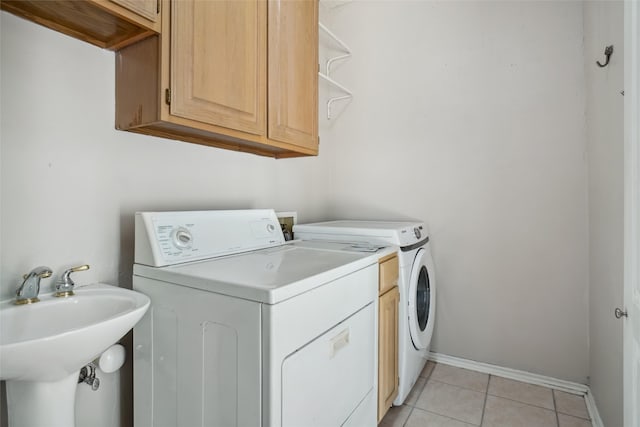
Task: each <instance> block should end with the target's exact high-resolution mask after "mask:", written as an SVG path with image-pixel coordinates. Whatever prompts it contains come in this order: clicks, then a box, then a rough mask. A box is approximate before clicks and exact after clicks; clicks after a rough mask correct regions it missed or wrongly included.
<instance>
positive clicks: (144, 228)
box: [135, 209, 284, 267]
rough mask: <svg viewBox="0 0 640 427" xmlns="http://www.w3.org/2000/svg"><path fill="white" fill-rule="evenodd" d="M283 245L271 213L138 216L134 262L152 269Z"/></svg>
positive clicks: (173, 213)
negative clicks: (149, 266)
mask: <svg viewBox="0 0 640 427" xmlns="http://www.w3.org/2000/svg"><path fill="white" fill-rule="evenodd" d="M283 243H284V236H283V234H282V229H281V227H280V224H279V222H278V218H277V216H276V214H275V212H274V211H273V210H264V209H252V210H242V211H195V212H139V213H137V214H136V250H135V262H136V263H138V264H145V265H151V266H155V267H161V266H167V265H172V264H178V263H183V262H187V261H196V260H200V259H206V258H214V257H218V256H224V255H231V254H234V253H240V252H246V251H250V250H255V249H261V248H266V247H271V246H278V245H281V244H283Z"/></svg>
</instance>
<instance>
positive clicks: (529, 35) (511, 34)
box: [322, 1, 589, 382]
mask: <svg viewBox="0 0 640 427" xmlns="http://www.w3.org/2000/svg"><path fill="white" fill-rule="evenodd" d="M325 20H326V21H328V22H327V25H329V26H330V27H331V28H332V29H333V30H334V32H335V33H336V34H338V35H339V36H341V37H342V39H343V40H344V41H345V42H346V43H348V44H349V45H350V47H351V48H352V50H353V51H354V54H353V58H352V59H351V60H350V61H348V62H346V63H344V64H343V65H341V66H340V67H339V68H338V69H337V70H336V72H335V77H336V79H337V80H340V81H341V82H343V83H344V84H345V85H346V86H347V87H349V88H350V89H352V90H353V92H354V93H355V97H354V99H353V100H352V101H351V102H350V103H349V104H348V105H347V106H346V107H345V108H344V109H343V111H342V114H341V115H340V116H339V117H338V118H336V119H335V120H333V121H332V122H331V125H330V130H328V131H326V132H325V133H324V134H323V135H322V137H323V141H324V142H325V144H326V145H327V146H328V148H329V150H328V151H329V152H330V154H331V156H332V161H331V163H330V169H329V170H330V176H331V177H332V180H333V187H332V188H333V193H332V198H331V199H330V201H331V210H330V216H331V217H334V218H342V217H346V218H406V217H413V218H418V219H424V220H426V221H428V224H429V226H430V228H431V235H432V243H433V252H434V258H435V264H436V278H437V281H438V286H439V289H438V301H437V304H438V310H437V317H436V327H435V336H434V341H433V350H434V351H436V352H441V353H445V354H448V355H453V356H459V357H464V358H468V359H473V360H479V361H482V362H488V363H494V364H498V365H501V366H507V367H511V368H516V369H523V370H526V371H530V372H535V373H539V374H544V375H550V376H553V377H557V378H563V379H566V380H573V381H578V382H586V378H587V375H588V363H589V362H588V329H587V328H588V303H587V289H588V288H587V279H588V278H587V272H588V266H587V259H588V252H587V245H588V238H587V193H586V191H587V189H586V181H587V175H586V174H587V170H586V160H585V148H586V147H585V118H584V111H585V93H584V92H585V78H584V69H583V50H582V5H581V3H580V2H564V1H563V2H520V1H519V2H487V1H482V2H416V1H412V2H408V1H400V2H398V1H375V2H374V1H355V2H353V3H348V4H347V5H345V6H342V7H340V8H337V9H334V10H331V11H330V12H328V11H325ZM323 90H324V91H325V92H326V89H323ZM325 148H327V147H325ZM324 153H325V154H327V150H325V151H324Z"/></svg>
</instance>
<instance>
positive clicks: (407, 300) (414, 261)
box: [293, 221, 436, 405]
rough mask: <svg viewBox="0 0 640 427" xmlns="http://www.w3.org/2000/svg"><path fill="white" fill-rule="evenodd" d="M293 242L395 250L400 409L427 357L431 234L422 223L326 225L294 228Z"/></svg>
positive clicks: (432, 290)
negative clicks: (299, 240) (398, 290)
mask: <svg viewBox="0 0 640 427" xmlns="http://www.w3.org/2000/svg"><path fill="white" fill-rule="evenodd" d="M293 231H294V237H295V238H296V239H303V240H324V241H336V242H351V243H362V244H364V245H368V244H383V245H389V244H391V245H396V246H398V248H399V249H398V261H399V264H400V271H399V276H400V277H399V285H400V307H399V310H398V316H399V321H398V328H399V331H398V337H399V343H398V347H399V355H398V375H399V377H400V378H399V382H400V385H399V392H398V397H397V398H396V400H395V401H394V402H393V403H394V405H401V404H402V403H403V402H404V401H405V399H406V398H407V395H408V394H409V392H410V391H411V388H412V387H413V386H414V384H415V383H416V380H417V379H418V377H419V376H420V372H421V371H422V368H423V367H424V364H425V363H426V360H427V358H428V354H429V345H430V343H431V337H432V335H433V326H434V322H435V310H436V304H435V302H436V282H435V270H434V265H433V259H432V257H431V249H430V246H429V232H428V230H427V227H426V225H425V224H424V223H422V222H390V221H328V222H319V223H313V224H299V225H296V226H294V228H293Z"/></svg>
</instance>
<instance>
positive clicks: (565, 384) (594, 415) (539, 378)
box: [429, 352, 604, 427]
mask: <svg viewBox="0 0 640 427" xmlns="http://www.w3.org/2000/svg"><path fill="white" fill-rule="evenodd" d="M429 360H433V361H434V362H436V363H443V364H445V365H451V366H456V367H458V368H464V369H470V370H472V371H477V372H483V373H485V374H490V375H496V376H498V377H503V378H509V379H512V380H517V381H522V382H525V383H529V384H535V385H540V386H543V387H549V388H553V389H556V390H560V391H564V392H567V393H572V394H578V395H580V396H584V398H585V402H586V404H587V410H588V411H589V416H590V417H591V423H592V424H593V427H604V426H603V424H602V419H601V418H600V414H599V413H598V408H597V407H596V402H595V400H594V399H593V394H592V393H591V390H590V389H589V386H587V385H585V384H580V383H575V382H571V381H565V380H561V379H558V378H553V377H547V376H545V375H539V374H533V373H531V372H526V371H520V370H517V369H511V368H504V367H502V366H497V365H491V364H489V363H482V362H476V361H475V360H469V359H462V358H460V357H454V356H448V355H446V354H442V353H434V352H430V353H429Z"/></svg>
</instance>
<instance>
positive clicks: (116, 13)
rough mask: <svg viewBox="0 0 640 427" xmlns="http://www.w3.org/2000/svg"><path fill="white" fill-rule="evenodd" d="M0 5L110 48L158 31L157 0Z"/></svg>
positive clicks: (8, 1)
mask: <svg viewBox="0 0 640 427" xmlns="http://www.w3.org/2000/svg"><path fill="white" fill-rule="evenodd" d="M0 8H1V9H2V10H6V11H7V12H10V13H13V14H14V15H17V16H20V17H22V18H25V19H27V20H30V21H33V22H36V23H38V24H40V25H44V26H45V27H48V28H51V29H53V30H55V31H59V32H61V33H64V34H67V35H69V36H71V37H74V38H77V39H80V40H83V41H86V42H88V43H91V44H94V45H96V46H99V47H101V48H106V49H112V50H117V49H120V48H122V47H124V46H127V45H129V44H132V43H135V42H138V41H140V40H142V39H144V38H146V37H149V36H151V35H153V34H156V33H158V32H160V3H159V0H1V1H0Z"/></svg>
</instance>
